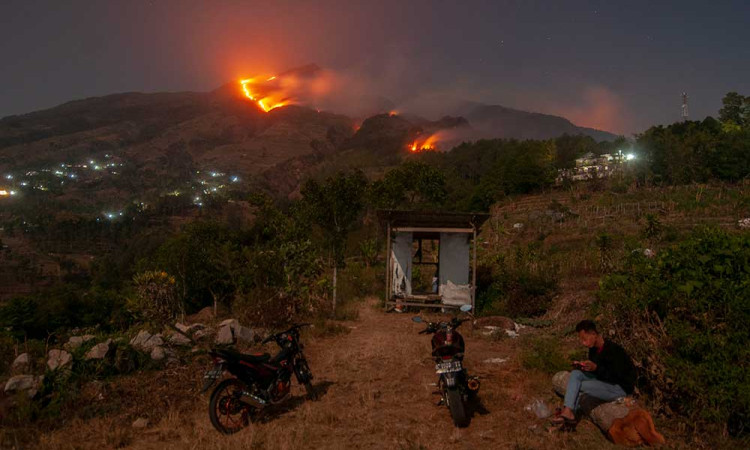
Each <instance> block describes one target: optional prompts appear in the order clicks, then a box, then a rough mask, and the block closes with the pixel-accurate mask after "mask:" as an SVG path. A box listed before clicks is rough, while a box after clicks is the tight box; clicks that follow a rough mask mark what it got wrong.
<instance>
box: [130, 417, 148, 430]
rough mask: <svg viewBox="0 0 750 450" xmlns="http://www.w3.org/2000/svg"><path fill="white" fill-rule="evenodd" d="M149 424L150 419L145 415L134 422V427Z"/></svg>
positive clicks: (143, 426)
mask: <svg viewBox="0 0 750 450" xmlns="http://www.w3.org/2000/svg"><path fill="white" fill-rule="evenodd" d="M147 426H148V419H146V418H145V417H139V418H138V419H136V420H135V422H133V428H146V427H147Z"/></svg>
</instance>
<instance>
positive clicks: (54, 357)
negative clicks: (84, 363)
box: [47, 349, 73, 370]
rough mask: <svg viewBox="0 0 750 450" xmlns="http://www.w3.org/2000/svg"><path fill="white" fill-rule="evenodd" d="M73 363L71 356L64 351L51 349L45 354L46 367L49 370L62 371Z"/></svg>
mask: <svg viewBox="0 0 750 450" xmlns="http://www.w3.org/2000/svg"><path fill="white" fill-rule="evenodd" d="M71 362H73V355H71V354H70V353H68V352H66V351H65V350H58V349H52V350H50V351H49V353H47V367H49V370H57V369H62V368H63V367H65V366H67V365H68V364H70V363H71Z"/></svg>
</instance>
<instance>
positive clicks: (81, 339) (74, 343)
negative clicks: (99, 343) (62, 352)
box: [63, 334, 95, 350]
mask: <svg viewBox="0 0 750 450" xmlns="http://www.w3.org/2000/svg"><path fill="white" fill-rule="evenodd" d="M94 337H95V336H94V335H93V334H87V335H84V336H71V337H70V339H68V342H67V343H66V344H65V345H63V347H65V349H67V350H75V349H77V348H78V347H80V346H81V345H83V344H84V343H85V342H88V341H90V340H92V339H94Z"/></svg>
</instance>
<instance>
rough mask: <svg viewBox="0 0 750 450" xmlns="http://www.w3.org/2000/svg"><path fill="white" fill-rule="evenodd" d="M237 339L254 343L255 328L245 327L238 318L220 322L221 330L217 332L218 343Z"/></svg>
mask: <svg viewBox="0 0 750 450" xmlns="http://www.w3.org/2000/svg"><path fill="white" fill-rule="evenodd" d="M235 341H243V342H246V343H248V344H252V343H253V330H251V329H250V328H247V327H243V326H242V325H240V323H239V322H238V321H237V319H227V320H225V321H223V322H221V323H220V324H219V332H218V333H217V334H216V343H217V344H232V343H234V342H235Z"/></svg>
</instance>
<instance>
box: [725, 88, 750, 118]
mask: <svg viewBox="0 0 750 450" xmlns="http://www.w3.org/2000/svg"><path fill="white" fill-rule="evenodd" d="M721 103H722V104H723V105H724V106H723V107H722V108H721V109H720V110H719V120H721V121H722V122H731V123H734V124H735V125H739V126H743V125H745V122H746V121H748V120H750V117H748V112H749V111H748V109H750V108H749V106H750V98H746V97H744V96H742V95H740V94H738V93H736V92H729V93H727V95H725V96H724V98H723V99H722V100H721Z"/></svg>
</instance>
